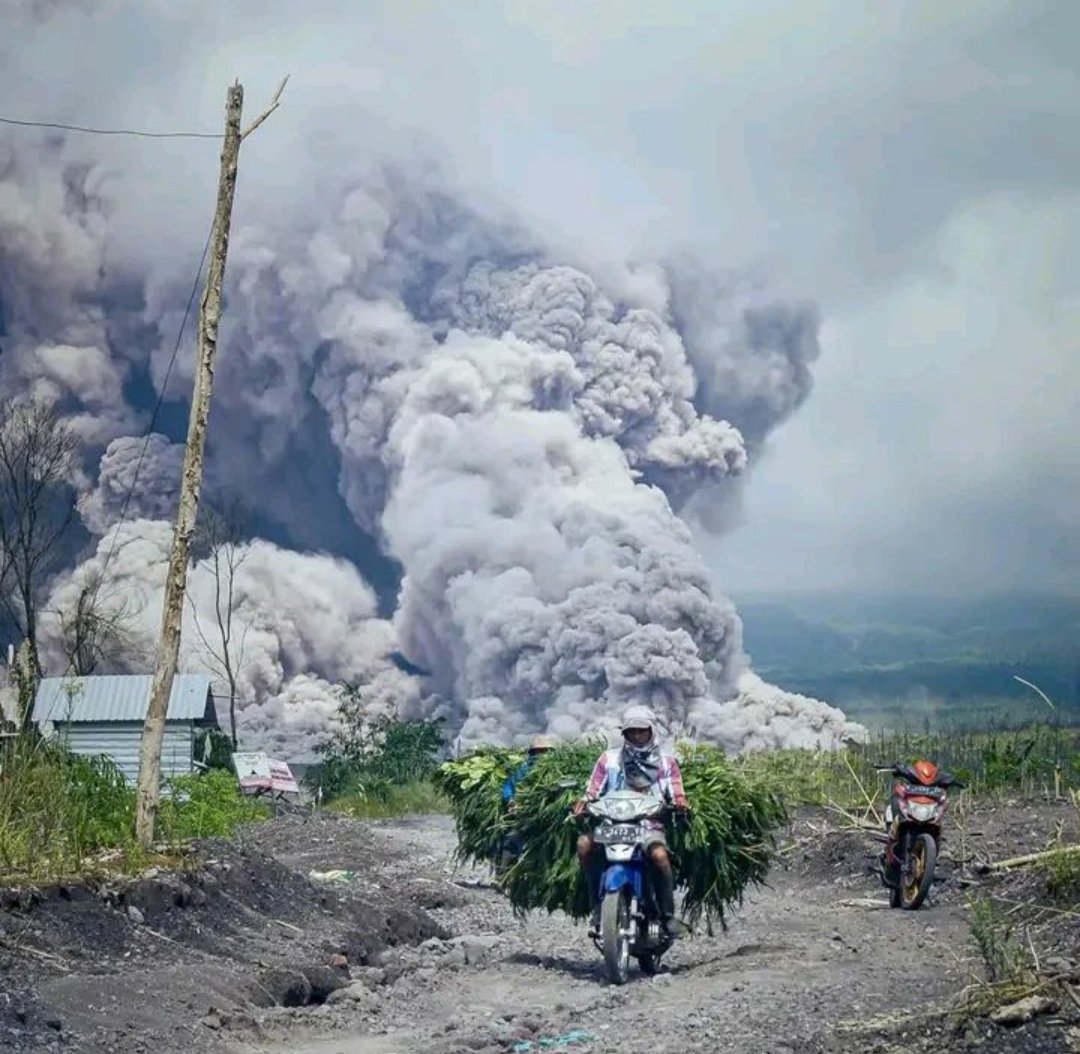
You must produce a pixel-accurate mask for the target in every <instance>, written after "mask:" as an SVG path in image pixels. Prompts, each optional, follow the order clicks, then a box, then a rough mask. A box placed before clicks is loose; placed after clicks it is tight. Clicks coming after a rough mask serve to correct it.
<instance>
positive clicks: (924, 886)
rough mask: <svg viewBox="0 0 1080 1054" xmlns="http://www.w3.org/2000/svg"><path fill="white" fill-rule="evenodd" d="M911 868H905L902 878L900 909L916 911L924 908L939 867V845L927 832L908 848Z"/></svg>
mask: <svg viewBox="0 0 1080 1054" xmlns="http://www.w3.org/2000/svg"><path fill="white" fill-rule="evenodd" d="M908 860H909V861H910V868H908V867H905V868H904V869H903V871H902V872H901V878H900V890H899V893H900V907H901V908H903V909H904V910H905V911H915V910H917V909H918V908H920V907H922V903H923V901H924V900H926V897H927V894H928V893H929V892H930V887H931V886H933V884H934V869H935V867H936V866H937V843H936V842H935V841H934V839H933V838H932V837H931V836H930V835H929V834H927V833H926V832H925V831H924V832H922V833H921V834H917V835H916V836H915V837H914V838H913V839H912V840H911V845H910V846H909V847H908Z"/></svg>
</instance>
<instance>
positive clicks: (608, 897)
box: [600, 889, 630, 984]
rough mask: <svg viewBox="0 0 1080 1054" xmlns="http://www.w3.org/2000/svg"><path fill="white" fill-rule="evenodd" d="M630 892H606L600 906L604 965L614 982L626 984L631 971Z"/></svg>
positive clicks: (623, 890)
mask: <svg viewBox="0 0 1080 1054" xmlns="http://www.w3.org/2000/svg"><path fill="white" fill-rule="evenodd" d="M629 925H630V894H629V891H628V890H626V889H620V890H618V891H617V892H615V893H605V894H604V901H603V904H602V905H601V907H600V940H601V945H602V946H603V949H604V966H605V967H606V968H607V975H608V979H609V980H610V981H611V983H612V984H626V979H627V976H628V975H629V973H630V937H629V935H628V934H627V932H626V931H627V929H628V928H629Z"/></svg>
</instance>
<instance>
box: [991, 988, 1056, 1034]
mask: <svg viewBox="0 0 1080 1054" xmlns="http://www.w3.org/2000/svg"><path fill="white" fill-rule="evenodd" d="M1056 1010H1057V1003H1055V1002H1054V1001H1053V999H1048V998H1047V997H1046V996H1044V995H1029V996H1028V997H1027V998H1026V999H1020V1000H1018V1001H1017V1002H1015V1003H1010V1004H1009V1005H1008V1006H1002V1007H998V1009H997V1010H995V1011H994V1012H993V1013H992V1014H991V1015H990V1020H991V1021H993V1022H994V1024H995V1025H1004V1026H1005V1027H1006V1028H1015V1027H1016V1026H1017V1025H1025V1024H1027V1022H1029V1021H1031V1020H1033V1019H1034V1018H1036V1017H1038V1016H1039V1015H1040V1014H1052V1013H1054V1012H1055V1011H1056Z"/></svg>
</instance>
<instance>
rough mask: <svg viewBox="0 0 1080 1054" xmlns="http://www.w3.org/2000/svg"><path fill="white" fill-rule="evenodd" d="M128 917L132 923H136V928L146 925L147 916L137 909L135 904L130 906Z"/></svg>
mask: <svg viewBox="0 0 1080 1054" xmlns="http://www.w3.org/2000/svg"><path fill="white" fill-rule="evenodd" d="M127 917H128V918H129V919H131V921H132V922H134V923H135V925H136V926H145V925H146V916H145V915H143V913H142V912H141V911H140V910H139V909H138V908H137V907H135V905H134V904H129V905H128V909H127Z"/></svg>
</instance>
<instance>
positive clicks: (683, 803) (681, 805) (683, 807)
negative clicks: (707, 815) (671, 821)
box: [674, 798, 690, 820]
mask: <svg viewBox="0 0 1080 1054" xmlns="http://www.w3.org/2000/svg"><path fill="white" fill-rule="evenodd" d="M674 809H675V815H676V816H677V817H678V818H679V819H680V820H688V819H689V818H690V803H689V802H688V801H687V800H686V799H685V798H680V799H679V800H678V801H676V802H675V805H674Z"/></svg>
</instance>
